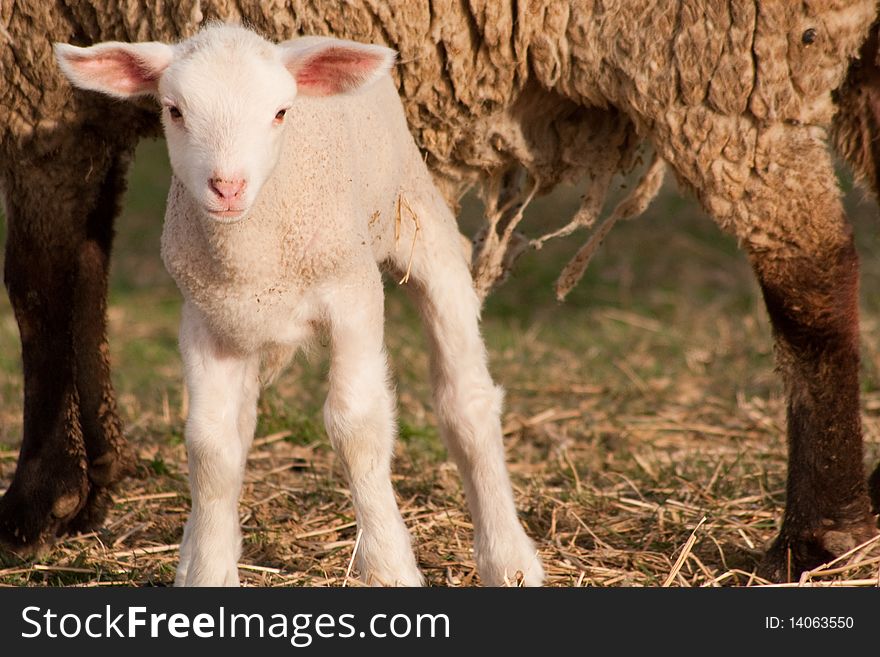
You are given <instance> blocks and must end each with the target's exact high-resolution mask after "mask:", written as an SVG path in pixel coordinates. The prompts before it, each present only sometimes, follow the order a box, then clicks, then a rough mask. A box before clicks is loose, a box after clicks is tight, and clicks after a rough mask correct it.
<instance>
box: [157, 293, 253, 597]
mask: <svg viewBox="0 0 880 657" xmlns="http://www.w3.org/2000/svg"><path fill="white" fill-rule="evenodd" d="M180 349H181V356H182V358H183V364H184V369H185V376H186V385H187V390H188V392H189V396H190V411H189V417H188V418H187V422H186V450H187V455H188V459H189V481H190V491H191V496H192V512H191V513H190V517H189V520H187V523H186V528H185V529H184V537H183V541H182V542H181V548H180V565H179V566H178V569H177V576H176V578H175V585H177V586H238V558H239V556H240V555H241V528H240V526H239V519H238V498H239V495H240V494H241V484H242V479H243V478H244V466H245V460H246V458H247V450H248V448H249V446H250V443H251V440H252V439H253V432H254V422H253V421H252V418H253V417H254V412H253V408H252V407H253V406H254V405H255V404H256V397H257V391H258V386H257V370H258V363H257V358H256V357H242V356H240V355H237V354H232V353H230V352H229V351H228V350H224V349H223V348H222V346H221V345H219V344H218V343H217V341H216V340H215V339H214V338H213V336H212V335H211V334H210V333H209V331H208V330H207V328H206V327H205V326H204V324H203V323H202V320H201V318H200V317H199V316H198V312H197V311H196V310H195V309H194V308H192V307H190V306H188V305H185V306H184V309H183V317H182V321H181V329H180Z"/></svg>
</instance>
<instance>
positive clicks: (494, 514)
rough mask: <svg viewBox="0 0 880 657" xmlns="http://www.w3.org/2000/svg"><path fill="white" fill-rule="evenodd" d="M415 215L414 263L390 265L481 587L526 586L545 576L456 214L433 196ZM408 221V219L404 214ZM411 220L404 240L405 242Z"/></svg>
mask: <svg viewBox="0 0 880 657" xmlns="http://www.w3.org/2000/svg"><path fill="white" fill-rule="evenodd" d="M407 203H408V204H409V205H411V206H412V208H413V210H414V212H415V214H416V215H417V217H418V218H419V226H420V232H419V235H418V237H417V238H416V245H415V250H414V252H413V257H412V262H411V263H410V262H409V249H407V248H399V249H398V250H397V252H396V254H395V258H394V261H395V266H396V268H398V269H399V270H400V271H401V272H403V271H406V270H407V268H408V267H409V268H410V279H411V280H410V281H409V283H408V285H407V289H408V291H409V292H410V294H411V296H412V297H413V298H414V299H415V301H416V303H417V305H418V307H419V310H420V312H421V315H422V320H423V323H424V326H425V329H426V332H427V334H428V339H429V341H430V345H431V375H432V383H433V388H434V406H435V410H436V412H437V416H438V421H439V424H440V432H441V436H442V437H443V440H444V442H445V443H446V445H447V447H448V448H449V453H450V455H451V456H452V458H453V460H454V461H455V463H456V465H457V466H458V469H459V471H460V472H461V476H462V480H463V482H464V489H465V495H466V497H467V501H468V506H469V508H470V512H471V516H472V518H473V522H474V553H475V556H476V561H477V568H478V570H479V573H480V577H481V578H482V581H483V583H484V584H486V585H489V586H501V585H504V584H506V583H515V582H516V581H517V573H518V572H519V573H522V575H523V581H524V583H525V584H526V585H529V586H540V585H541V584H542V582H543V579H544V572H543V569H542V567H541V561H540V559H539V557H538V554H537V551H536V549H535V546H534V545H533V543H532V541H531V540H529V538H528V537H527V536H526V534H525V531H523V528H522V526H521V525H520V523H519V520H518V519H517V515H516V508H515V506H514V499H513V491H512V488H511V485H510V480H509V479H508V475H507V467H506V465H505V462H504V444H503V441H502V434H501V420H500V414H501V403H502V397H503V393H502V390H501V388H500V387H496V386H495V384H494V383H493V381H492V377H491V376H490V374H489V369H488V365H487V358H486V350H485V347H484V345H483V340H482V338H481V336H480V330H479V314H480V303H479V300H478V299H477V295H476V293H475V292H474V286H473V280H472V278H471V274H470V270H469V268H468V265H467V261H466V260H465V256H464V251H463V248H462V241H461V235H460V233H459V232H458V226H457V225H456V222H455V218H454V217H453V215H452V213H451V212H450V211H449V209H448V207H447V206H446V204H445V203H444V201H443V200H442V198H441V197H440V195H439V194H438V193H436V192H435V193H430V194H428V193H426V194H425V196H414V197H413V198H407ZM404 218H406V217H404ZM413 228H414V224H413V223H408V224H407V225H406V226H405V230H404V234H403V236H402V239H401V242H400V244H401V245H408V244H410V242H409V240H410V239H412V230H413Z"/></svg>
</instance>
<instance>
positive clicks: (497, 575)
mask: <svg viewBox="0 0 880 657" xmlns="http://www.w3.org/2000/svg"><path fill="white" fill-rule="evenodd" d="M518 534H519V536H517V537H516V538H512V539H510V540H508V541H506V542H501V541H496V542H495V543H494V544H493V545H492V546H491V548H492V549H486V546H485V545H479V546H475V552H476V557H477V570H478V571H479V573H480V579H481V581H482V582H483V585H484V586H508V587H520V586H542V585H543V584H544V567H543V566H542V565H541V558H540V557H539V556H538V551H537V550H536V549H535V546H534V544H533V543H532V541H531V540H529V538H528V537H527V536H526V534H525V532H522V531H521V530H520V532H518Z"/></svg>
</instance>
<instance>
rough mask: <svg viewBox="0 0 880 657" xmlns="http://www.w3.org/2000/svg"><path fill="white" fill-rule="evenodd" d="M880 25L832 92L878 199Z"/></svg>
mask: <svg viewBox="0 0 880 657" xmlns="http://www.w3.org/2000/svg"><path fill="white" fill-rule="evenodd" d="M878 33H880V23H874V25H872V26H871V31H870V33H869V35H868V39H867V40H866V41H865V43H864V44H863V45H862V48H861V52H860V53H859V59H858V60H856V61H854V62H853V63H852V64H851V65H850V68H849V71H848V73H847V77H846V80H845V81H844V83H843V85H841V87H840V89H838V90H837V91H836V92H835V99H836V101H837V104H838V107H839V110H838V112H837V114H836V115H835V117H834V124H833V126H832V127H833V129H832V132H831V134H832V138H833V140H834V144H835V146H836V148H837V151H838V153H839V154H841V155H843V157H845V158H846V160H847V162H848V163H849V164H850V166H851V167H852V168H853V171H854V172H855V174H856V175H857V176H858V177H859V178H861V179H862V180H863V181H864V182H865V183H867V184H869V185H871V186H872V187H873V189H874V194H875V197H876V198H877V199H878V200H880V38H878ZM868 492H869V494H870V496H871V500H872V502H873V507H874V513H880V464H878V465H877V467H876V469H875V470H874V473H873V474H872V475H871V477H870V479H869V480H868Z"/></svg>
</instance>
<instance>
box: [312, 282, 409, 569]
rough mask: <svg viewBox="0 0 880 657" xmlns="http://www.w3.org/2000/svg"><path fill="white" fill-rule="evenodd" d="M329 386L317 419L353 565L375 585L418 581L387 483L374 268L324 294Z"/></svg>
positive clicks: (386, 421) (390, 431)
mask: <svg viewBox="0 0 880 657" xmlns="http://www.w3.org/2000/svg"><path fill="white" fill-rule="evenodd" d="M329 306H330V307H329V308H328V319H329V324H330V334H331V340H332V358H331V363H330V390H329V394H328V395H327V401H326V403H325V405H324V422H325V424H326V427H327V433H328V435H329V437H330V443H331V444H332V445H333V449H334V450H335V451H336V453H337V454H338V456H339V458H340V460H341V461H342V465H343V467H344V468H345V473H346V477H347V479H348V483H349V486H350V488H351V497H352V502H353V504H354V512H355V516H356V518H357V526H358V531H359V533H360V542H359V543H358V547H357V551H356V555H355V564H356V565H357V569H358V572H359V573H360V576H361V579H363V580H364V581H365V582H367V583H368V584H373V585H377V586H383V585H384V586H397V585H403V586H419V585H421V583H422V575H421V573H420V572H419V570H418V567H417V566H416V561H415V558H414V555H413V552H412V548H411V547H410V539H409V532H408V531H407V529H406V525H404V523H403V519H402V518H401V516H400V511H399V510H398V508H397V502H396V500H395V498H394V490H393V489H392V486H391V456H392V449H393V444H394V434H395V430H394V402H393V398H392V392H391V386H390V385H389V382H388V366H387V362H386V357H385V349H384V346H383V342H382V333H383V332H382V325H383V312H382V308H383V291H382V282H381V280H380V276H379V272H378V270H376V271H375V279H374V280H372V281H369V284H368V286H367V288H366V289H365V287H364V285H363V283H362V282H358V283H353V284H351V285H342V286H339V287H338V288H337V289H335V290H334V293H333V298H332V299H330V300H329Z"/></svg>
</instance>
